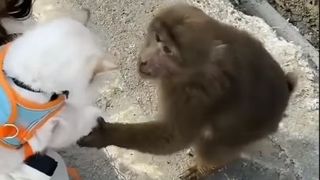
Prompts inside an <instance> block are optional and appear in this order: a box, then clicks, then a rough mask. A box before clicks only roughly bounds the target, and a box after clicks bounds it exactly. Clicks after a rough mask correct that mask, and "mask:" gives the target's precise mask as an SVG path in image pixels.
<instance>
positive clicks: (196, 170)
mask: <svg viewBox="0 0 320 180" xmlns="http://www.w3.org/2000/svg"><path fill="white" fill-rule="evenodd" d="M222 167H223V166H219V167H218V166H214V165H212V166H209V165H207V166H199V165H195V166H192V167H190V168H189V169H187V170H186V171H185V172H183V173H182V175H181V176H180V179H181V180H200V179H204V178H206V177H207V176H209V175H210V174H212V173H214V172H216V171H217V170H219V169H221V168H222Z"/></svg>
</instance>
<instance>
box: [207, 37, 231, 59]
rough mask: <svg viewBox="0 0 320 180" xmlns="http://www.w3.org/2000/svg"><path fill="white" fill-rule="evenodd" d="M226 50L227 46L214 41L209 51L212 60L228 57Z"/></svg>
mask: <svg viewBox="0 0 320 180" xmlns="http://www.w3.org/2000/svg"><path fill="white" fill-rule="evenodd" d="M227 48H228V44H225V43H223V42H221V41H215V42H214V43H213V47H212V51H211V57H212V60H215V59H217V58H222V57H225V56H227V55H228V54H227Z"/></svg>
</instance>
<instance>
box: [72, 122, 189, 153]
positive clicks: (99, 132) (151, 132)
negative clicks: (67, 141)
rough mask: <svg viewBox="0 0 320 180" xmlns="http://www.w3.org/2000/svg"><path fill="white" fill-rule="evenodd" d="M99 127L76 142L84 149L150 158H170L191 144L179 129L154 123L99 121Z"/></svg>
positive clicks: (165, 124)
mask: <svg viewBox="0 0 320 180" xmlns="http://www.w3.org/2000/svg"><path fill="white" fill-rule="evenodd" d="M98 124H99V125H98V126H97V127H96V128H95V129H94V130H93V131H92V132H91V133H90V134H89V135H88V136H85V137H83V138H81V139H80V140H79V141H78V145H80V146H84V147H97V148H102V147H106V146H108V145H115V146H118V147H122V148H127V149H134V150H138V151H141V152H146V153H151V154H163V155H164V154H171V153H174V152H176V151H179V150H181V149H184V148H185V147H187V146H188V145H190V144H191V142H192V140H193V138H192V137H191V136H190V135H191V134H192V133H191V132H190V133H189V134H188V135H185V132H182V131H180V130H179V128H178V127H176V126H174V125H172V124H170V123H165V122H160V121H153V122H145V123H137V124H122V123H106V122H104V120H103V119H102V120H101V119H100V120H98Z"/></svg>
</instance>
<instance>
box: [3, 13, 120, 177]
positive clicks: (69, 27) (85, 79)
mask: <svg viewBox="0 0 320 180" xmlns="http://www.w3.org/2000/svg"><path fill="white" fill-rule="evenodd" d="M105 59H106V58H105V55H104V53H103V51H102V49H101V48H100V47H99V45H98V44H97V43H96V39H95V37H94V36H93V35H92V33H91V32H90V31H89V30H88V29H87V28H86V27H84V26H83V25H82V24H81V23H79V22H77V21H75V20H72V19H68V18H63V19H57V20H54V21H51V22H48V23H45V24H41V25H38V26H36V27H35V28H33V29H31V30H29V31H27V32H25V33H24V34H23V35H22V36H21V37H19V38H18V39H16V40H15V41H13V42H12V44H11V45H10V47H9V50H8V52H7V54H6V56H5V59H4V64H3V71H5V72H6V75H7V77H14V78H16V79H18V80H19V81H21V82H23V83H24V84H26V85H28V86H30V87H31V88H32V89H34V90H41V91H42V92H41V93H38V92H32V91H29V90H26V89H24V88H21V87H19V86H17V85H16V84H15V83H13V82H12V81H10V79H8V81H10V84H11V85H12V87H13V89H14V90H15V91H16V92H17V93H18V94H20V95H21V96H22V97H24V98H26V99H28V100H29V101H32V102H36V103H47V102H48V101H49V100H50V98H51V96H52V94H53V92H61V91H65V90H67V91H69V97H68V99H67V100H66V104H65V105H64V107H63V109H62V111H61V113H59V114H58V115H57V116H55V117H53V118H51V119H50V120H49V121H48V122H47V123H45V124H44V126H42V127H41V128H40V129H38V130H37V131H36V133H35V135H34V136H33V137H32V138H31V139H30V140H29V141H28V142H29V144H30V145H31V147H32V149H33V150H34V151H37V152H41V151H44V150H45V149H47V148H54V149H57V148H63V147H66V146H69V145H70V144H72V143H74V142H75V141H76V140H78V139H79V138H80V137H82V136H84V135H87V134H88V133H89V132H90V131H91V129H92V128H93V127H94V126H95V125H96V119H97V117H98V116H99V115H101V112H100V111H99V109H98V108H96V107H94V106H93V105H92V104H91V103H92V99H91V98H92V97H93V96H91V95H92V92H94V90H95V89H94V88H93V84H92V83H94V80H95V77H96V76H97V75H98V74H100V73H103V72H106V71H109V70H112V69H114V68H116V66H115V65H114V64H112V63H111V62H109V61H106V60H105ZM0 108H1V106H0ZM24 158H25V157H24V151H23V149H18V150H12V149H8V148H5V147H3V146H1V145H0V174H4V173H8V172H12V171H13V170H15V169H17V168H19V166H20V165H21V164H22V163H23V161H24Z"/></svg>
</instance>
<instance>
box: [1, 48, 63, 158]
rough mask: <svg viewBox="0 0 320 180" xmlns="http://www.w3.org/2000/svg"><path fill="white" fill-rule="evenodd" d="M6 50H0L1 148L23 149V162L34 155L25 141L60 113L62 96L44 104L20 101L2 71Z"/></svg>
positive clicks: (21, 98)
mask: <svg viewBox="0 0 320 180" xmlns="http://www.w3.org/2000/svg"><path fill="white" fill-rule="evenodd" d="M8 49H9V46H8V45H5V46H4V47H3V48H2V49H1V50H0V103H1V104H0V146H3V147H6V148H9V149H13V150H17V149H20V148H23V149H24V152H25V158H28V157H29V156H31V155H33V154H35V153H36V152H34V151H33V149H32V147H31V146H30V144H29V143H28V141H29V140H30V139H31V138H32V137H33V136H34V135H35V133H36V131H37V129H39V128H41V127H42V126H43V125H44V124H45V123H46V122H47V121H48V120H50V119H51V118H52V117H53V116H55V115H57V113H58V112H59V111H60V110H61V108H62V107H63V106H64V104H65V99H66V97H65V95H62V94H61V95H59V96H58V98H57V99H56V100H53V101H50V102H48V103H46V104H38V103H35V102H31V101H29V100H27V99H25V98H23V97H21V96H20V95H19V94H18V93H17V92H15V91H14V89H13V88H12V87H11V85H10V83H9V82H8V80H7V77H6V75H5V73H4V70H3V62H4V59H5V56H6V53H7V51H8Z"/></svg>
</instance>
